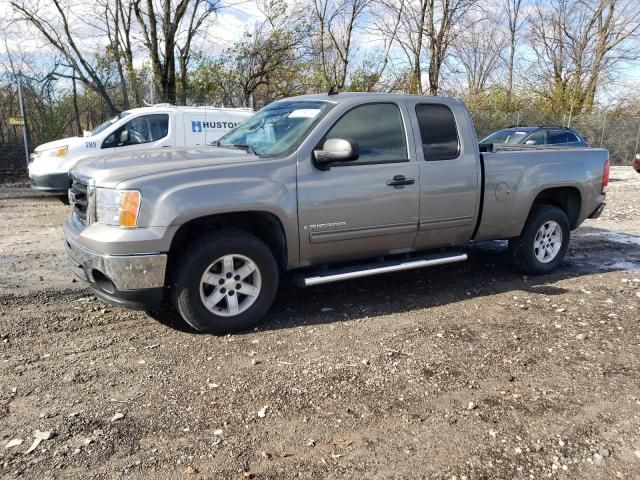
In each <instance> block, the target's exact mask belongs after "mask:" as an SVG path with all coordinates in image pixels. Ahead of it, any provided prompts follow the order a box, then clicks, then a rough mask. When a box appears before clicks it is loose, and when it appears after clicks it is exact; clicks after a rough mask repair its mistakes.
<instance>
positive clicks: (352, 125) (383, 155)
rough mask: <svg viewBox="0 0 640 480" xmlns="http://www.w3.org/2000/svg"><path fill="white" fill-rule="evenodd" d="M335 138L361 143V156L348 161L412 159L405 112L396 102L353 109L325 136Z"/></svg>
mask: <svg viewBox="0 0 640 480" xmlns="http://www.w3.org/2000/svg"><path fill="white" fill-rule="evenodd" d="M331 138H344V139H349V140H354V141H356V142H357V143H358V150H359V152H360V156H359V157H358V159H357V160H356V161H353V162H348V163H345V165H358V164H360V165H363V164H364V165H366V164H373V163H396V162H408V161H409V158H408V154H407V141H406V138H405V135H404V124H403V122H402V115H401V114H400V109H399V108H398V106H397V105H396V104H394V103H373V104H368V105H362V106H359V107H355V108H353V109H352V110H349V111H348V112H347V113H345V114H344V115H343V116H342V118H340V120H338V121H337V122H336V123H335V124H334V125H333V127H331V130H329V133H327V135H326V136H325V140H329V139H331Z"/></svg>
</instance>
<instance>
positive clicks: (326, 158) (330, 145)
mask: <svg viewBox="0 0 640 480" xmlns="http://www.w3.org/2000/svg"><path fill="white" fill-rule="evenodd" d="M313 156H314V157H315V159H316V162H318V163H319V164H321V165H327V164H329V163H334V162H351V161H353V160H357V159H358V157H359V156H360V152H359V149H358V144H357V143H356V142H354V141H353V140H346V139H344V138H330V139H329V140H326V141H325V142H324V145H323V146H322V150H314V151H313Z"/></svg>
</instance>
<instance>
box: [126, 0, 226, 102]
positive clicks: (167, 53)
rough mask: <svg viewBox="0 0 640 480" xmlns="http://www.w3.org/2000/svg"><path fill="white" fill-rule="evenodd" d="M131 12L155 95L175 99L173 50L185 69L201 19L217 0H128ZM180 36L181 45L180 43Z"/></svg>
mask: <svg viewBox="0 0 640 480" xmlns="http://www.w3.org/2000/svg"><path fill="white" fill-rule="evenodd" d="M132 2H133V11H134V13H135V16H136V19H137V20H138V24H139V26H140V29H141V30H142V40H143V43H144V45H145V47H146V49H147V50H148V52H149V57H150V60H151V69H152V71H153V80H154V84H155V87H156V91H157V92H158V95H159V96H160V97H161V98H162V99H163V100H165V101H174V100H175V99H176V50H178V51H179V58H180V61H181V66H183V67H184V70H183V72H184V73H183V79H186V67H187V64H188V61H189V58H190V55H191V48H192V45H193V44H192V41H193V38H194V36H195V35H196V33H197V32H198V30H199V29H200V28H201V27H202V26H203V24H204V22H205V20H206V19H207V18H208V17H209V16H210V15H211V14H212V13H214V12H215V11H217V10H218V8H219V6H220V4H219V2H218V1H217V0H215V1H208V0H192V1H191V2H190V1H189V0H179V1H178V2H177V3H176V4H175V5H174V3H173V2H172V0H161V1H159V2H154V1H153V0H132ZM180 37H184V39H185V40H184V43H182V44H180Z"/></svg>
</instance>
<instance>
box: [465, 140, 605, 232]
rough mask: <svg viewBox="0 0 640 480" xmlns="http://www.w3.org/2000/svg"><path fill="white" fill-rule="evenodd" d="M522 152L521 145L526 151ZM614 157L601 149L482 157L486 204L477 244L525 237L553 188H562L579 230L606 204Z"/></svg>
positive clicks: (501, 152) (503, 152) (535, 150)
mask: <svg viewBox="0 0 640 480" xmlns="http://www.w3.org/2000/svg"><path fill="white" fill-rule="evenodd" d="M520 147H521V146H520ZM608 158H609V153H608V152H607V150H604V149H595V148H564V147H559V148H544V149H538V148H531V147H526V148H522V147H521V148H520V149H518V150H511V149H509V150H502V149H500V150H499V151H496V152H482V153H481V154H480V162H481V167H482V177H483V181H482V186H483V189H482V204H481V213H480V218H479V220H478V227H477V231H476V233H475V235H474V240H477V241H480V240H491V239H500V238H512V237H516V236H518V235H520V232H521V231H522V228H523V226H524V223H525V221H526V219H527V215H528V212H529V211H530V209H531V205H532V204H533V202H534V201H535V200H536V198H538V197H540V196H543V197H544V195H545V192H548V191H549V190H550V189H562V192H563V193H564V194H565V195H564V197H565V198H566V202H568V204H569V207H570V210H571V211H572V212H573V215H570V219H569V220H570V222H571V227H572V228H577V226H578V225H580V223H582V222H583V221H584V220H585V219H586V218H587V217H588V216H589V215H590V214H591V213H592V211H593V209H595V208H596V207H597V206H598V205H599V204H600V203H602V201H603V200H604V196H603V195H602V188H601V187H602V177H603V171H604V165H605V163H606V162H607V160H608Z"/></svg>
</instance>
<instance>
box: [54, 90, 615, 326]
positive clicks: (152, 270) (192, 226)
mask: <svg viewBox="0 0 640 480" xmlns="http://www.w3.org/2000/svg"><path fill="white" fill-rule="evenodd" d="M481 150H488V151H486V152H484V151H483V152H481ZM491 150H492V149H491V148H487V146H485V145H482V146H480V145H479V144H478V141H477V139H476V135H475V131H474V127H473V123H472V120H471V117H470V115H469V112H468V111H467V109H466V108H465V106H464V104H463V103H461V102H460V101H458V100H455V99H452V98H440V97H424V96H413V95H387V94H355V93H339V94H327V95H324V94H323V95H307V96H301V97H295V98H288V99H284V100H281V101H278V102H275V103H272V104H270V105H268V106H267V107H265V108H263V109H262V110H260V111H259V112H258V113H257V114H256V115H255V116H253V117H252V118H251V119H249V120H247V121H245V122H244V123H242V124H241V125H240V126H238V127H237V128H235V129H234V130H232V131H231V132H229V133H227V134H226V135H225V136H223V137H222V138H221V139H220V140H219V141H218V142H216V144H215V145H213V146H210V147H198V148H166V149H159V150H148V151H140V152H135V153H120V154H119V153H117V152H116V153H115V154H108V155H104V156H96V157H93V158H91V159H87V160H84V161H82V162H80V163H79V164H78V165H76V167H75V168H74V169H73V170H72V172H71V177H72V187H71V189H70V190H69V198H70V201H71V203H72V205H73V212H72V213H71V214H70V215H69V216H68V217H67V219H66V220H65V225H64V231H65V244H66V248H67V252H68V254H69V258H70V262H71V265H72V268H73V270H74V271H75V273H76V274H77V275H78V276H79V277H80V278H81V279H82V280H84V281H86V282H88V283H89V285H90V286H91V287H92V288H93V290H94V291H95V293H96V295H98V296H99V297H101V298H103V299H105V300H107V301H110V302H112V303H115V304H117V305H122V306H126V307H131V308H141V309H145V310H148V311H157V310H158V309H159V308H165V306H166V305H167V302H165V300H170V301H171V302H172V303H173V305H174V306H175V308H176V309H177V310H178V312H179V313H180V315H181V316H182V317H183V319H184V320H185V321H186V322H187V323H188V324H190V325H191V326H192V327H194V328H195V329H197V330H202V331H208V332H214V333H226V332H231V331H237V330H242V329H246V328H247V327H249V326H251V325H254V324H256V323H257V322H258V321H259V320H260V319H261V318H262V317H263V316H264V315H265V313H266V312H267V311H268V310H269V307H270V306H271V304H272V302H273V301H274V298H275V295H276V291H277V289H278V283H279V279H280V275H281V274H282V273H283V272H285V271H289V270H296V271H297V274H296V275H295V278H296V279H297V280H298V282H299V283H300V284H301V285H302V286H312V285H317V284H320V283H326V282H334V281H339V280H347V279H351V278H357V277H362V276H366V275H374V274H379V273H385V272H392V271H398V270H405V269H412V268H420V267H427V266H432V265H441V264H445V263H451V262H458V261H463V260H465V259H466V258H467V255H466V254H465V253H464V251H463V250H462V248H461V247H464V245H465V244H467V243H469V242H477V241H481V240H491V239H508V240H509V252H510V255H511V256H512V258H513V260H514V262H515V264H516V266H517V267H519V268H520V269H522V270H523V271H525V272H528V273H531V274H541V273H546V272H549V271H551V270H553V269H554V268H556V267H557V266H558V265H559V264H560V263H561V262H562V260H563V257H564V255H565V253H566V251H567V246H568V243H569V236H570V232H571V230H573V229H575V228H577V227H578V226H579V225H580V224H581V223H582V222H583V221H584V220H585V219H586V218H594V217H597V216H598V215H599V214H600V212H601V211H602V209H603V208H604V199H605V189H606V186H607V183H608V175H609V174H608V169H609V161H608V153H607V151H606V150H601V149H590V148H571V149H570V148H550V149H544V150H540V149H531V148H526V147H521V149H520V150H514V151H491Z"/></svg>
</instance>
